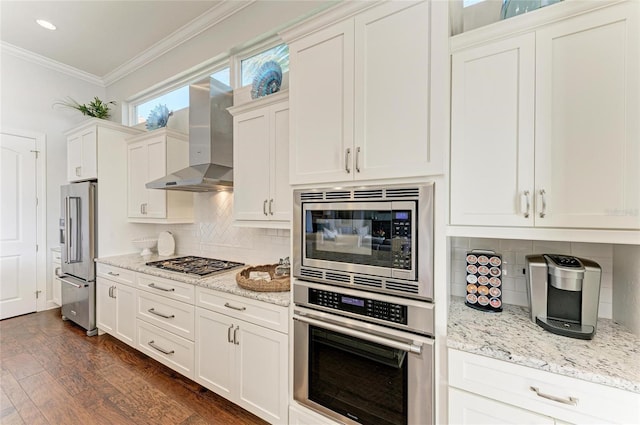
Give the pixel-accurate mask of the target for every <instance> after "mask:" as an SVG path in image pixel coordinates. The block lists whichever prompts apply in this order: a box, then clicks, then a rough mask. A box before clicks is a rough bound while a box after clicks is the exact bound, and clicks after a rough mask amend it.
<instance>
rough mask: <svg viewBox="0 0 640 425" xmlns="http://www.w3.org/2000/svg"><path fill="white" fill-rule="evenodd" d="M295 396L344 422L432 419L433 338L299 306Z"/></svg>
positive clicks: (395, 424) (389, 423)
mask: <svg viewBox="0 0 640 425" xmlns="http://www.w3.org/2000/svg"><path fill="white" fill-rule="evenodd" d="M293 318H294V372H293V373H294V378H293V379H294V398H295V400H297V401H298V402H300V403H302V404H304V405H306V406H308V407H310V408H312V409H314V410H316V411H318V412H320V413H323V414H325V415H327V416H329V417H331V418H334V419H336V420H338V421H342V422H344V423H348V424H357V423H363V424H379V425H392V424H393V425H399V424H417V423H419V424H431V423H433V399H434V391H433V386H434V380H433V368H434V343H433V339H430V338H426V337H421V336H418V335H414V334H410V333H407V332H402V331H397V330H394V329H388V328H385V327H382V326H378V325H373V324H369V323H365V322H362V321H359V320H352V319H347V318H344V317H340V316H336V315H333V314H328V313H321V312H316V311H314V310H308V309H304V308H301V307H296V309H295V311H294V317H293Z"/></svg>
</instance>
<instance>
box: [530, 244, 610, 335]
mask: <svg viewBox="0 0 640 425" xmlns="http://www.w3.org/2000/svg"><path fill="white" fill-rule="evenodd" d="M526 263H527V267H526V269H525V274H526V279H527V295H528V301H529V308H530V310H531V320H533V321H534V322H535V323H537V324H538V325H539V326H541V327H542V328H544V329H546V330H547V331H549V332H553V333H555V334H558V335H564V336H568V337H572V338H580V339H592V338H593V336H594V335H595V333H596V325H597V321H598V302H599V298H600V276H601V270H600V266H599V265H598V264H597V263H596V262H594V261H591V260H587V259H585V258H578V257H572V256H568V255H555V254H542V255H528V256H527V257H526Z"/></svg>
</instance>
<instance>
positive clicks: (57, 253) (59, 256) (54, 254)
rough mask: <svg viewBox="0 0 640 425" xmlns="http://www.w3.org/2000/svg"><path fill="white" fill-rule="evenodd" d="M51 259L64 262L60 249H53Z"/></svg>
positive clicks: (55, 261) (58, 262) (57, 262)
mask: <svg viewBox="0 0 640 425" xmlns="http://www.w3.org/2000/svg"><path fill="white" fill-rule="evenodd" d="M51 261H52V262H54V263H56V264H60V263H62V254H61V253H60V251H51Z"/></svg>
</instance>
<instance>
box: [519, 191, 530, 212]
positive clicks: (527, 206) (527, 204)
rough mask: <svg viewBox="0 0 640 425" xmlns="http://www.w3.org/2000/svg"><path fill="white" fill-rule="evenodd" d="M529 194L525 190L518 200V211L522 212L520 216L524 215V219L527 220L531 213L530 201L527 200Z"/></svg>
mask: <svg viewBox="0 0 640 425" xmlns="http://www.w3.org/2000/svg"><path fill="white" fill-rule="evenodd" d="M530 194H531V192H529V191H528V190H525V191H524V192H523V193H522V196H521V198H520V209H522V210H523V211H524V213H523V214H522V215H524V218H529V212H530V211H531V201H530V200H529V195H530ZM523 204H524V206H523Z"/></svg>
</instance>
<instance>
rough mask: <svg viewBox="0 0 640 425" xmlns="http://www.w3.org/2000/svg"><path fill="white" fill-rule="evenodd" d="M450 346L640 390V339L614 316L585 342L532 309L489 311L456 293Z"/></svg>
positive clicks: (507, 307)
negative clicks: (548, 325) (535, 317)
mask: <svg viewBox="0 0 640 425" xmlns="http://www.w3.org/2000/svg"><path fill="white" fill-rule="evenodd" d="M447 347H449V348H453V349H457V350H461V351H466V352H469V353H473V354H479V355H482V356H487V357H492V358H494V359H498V360H505V361H508V362H511V363H516V364H519V365H522V366H528V367H532V368H535V369H540V370H544V371H547V372H552V373H557V374H560V375H565V376H570V377H573V378H578V379H583V380H585V381H590V382H594V383H597V384H603V385H608V386H611V387H615V388H620V389H623V390H627V391H632V392H635V393H640V338H639V337H638V336H636V335H634V334H632V333H631V332H629V331H628V330H626V328H625V327H623V326H621V325H618V324H616V323H614V322H613V321H612V320H608V319H598V328H597V330H596V335H595V336H594V338H593V339H592V340H581V339H575V338H568V337H564V336H560V335H556V334H552V333H550V332H548V331H545V330H544V329H542V328H541V327H540V326H538V325H536V324H535V323H534V322H533V321H531V319H530V318H529V309H528V308H524V307H519V306H511V305H504V306H503V311H502V312H501V313H489V312H483V311H478V310H475V309H473V308H470V307H467V306H466V305H465V304H464V298H463V297H452V298H451V302H450V304H449V321H448V327H447Z"/></svg>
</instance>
